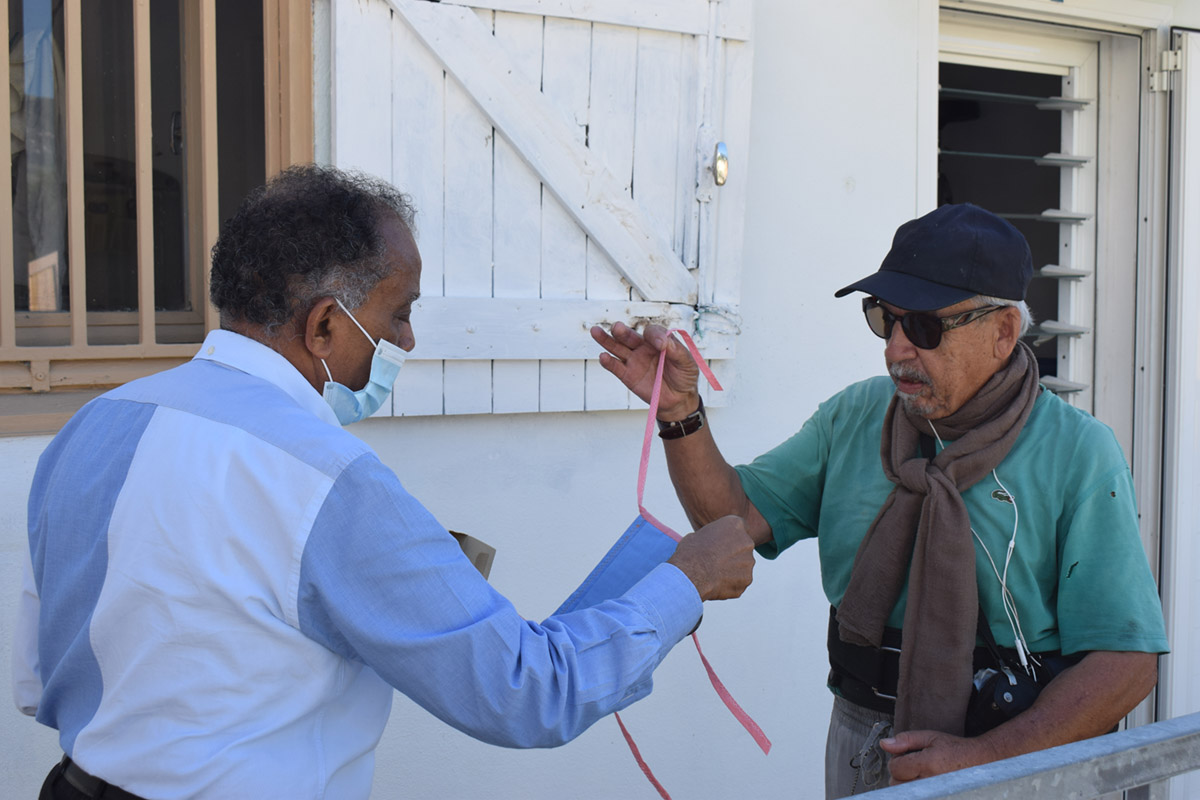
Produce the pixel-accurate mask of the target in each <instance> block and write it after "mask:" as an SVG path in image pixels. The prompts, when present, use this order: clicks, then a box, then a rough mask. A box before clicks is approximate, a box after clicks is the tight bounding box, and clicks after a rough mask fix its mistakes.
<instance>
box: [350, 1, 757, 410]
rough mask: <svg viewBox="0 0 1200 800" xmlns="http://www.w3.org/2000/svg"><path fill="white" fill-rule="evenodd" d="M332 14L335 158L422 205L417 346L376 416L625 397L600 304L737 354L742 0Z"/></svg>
mask: <svg viewBox="0 0 1200 800" xmlns="http://www.w3.org/2000/svg"><path fill="white" fill-rule="evenodd" d="M332 16H333V21H332V26H333V36H332V38H333V51H332V52H333V55H332V57H333V69H334V101H333V116H334V119H333V122H332V131H333V134H332V136H333V143H332V154H333V160H334V162H335V163H336V164H338V165H339V166H341V167H347V168H357V169H362V170H365V171H367V172H370V173H373V174H376V175H379V176H381V177H384V178H387V179H389V180H390V181H391V182H392V183H394V184H395V185H396V186H398V187H399V188H401V189H402V190H404V191H406V192H409V193H410V194H411V195H412V196H413V198H414V200H415V201H416V205H417V208H418V217H417V233H418V245H419V246H420V250H421V255H422V259H423V262H424V268H423V273H422V280H421V292H422V299H421V301H420V303H419V304H418V308H417V310H416V312H415V314H414V328H415V330H416V337H417V349H416V350H414V352H413V356H412V358H411V359H410V360H409V361H408V363H407V364H406V366H405V368H404V372H403V374H402V377H401V379H400V381H399V382H398V384H397V389H396V394H395V405H394V408H393V409H390V410H389V409H385V410H384V411H383V412H382V413H383V414H387V413H394V414H397V415H401V414H443V413H445V414H458V413H490V412H495V413H508V412H523V411H570V410H582V409H615V408H628V407H630V397H629V395H628V393H627V392H626V391H625V390H624V388H623V387H622V386H621V385H620V384H619V382H617V381H616V380H615V379H614V378H612V377H611V376H609V375H608V374H607V373H605V372H604V371H603V370H602V369H601V368H600V366H599V363H598V362H597V361H596V355H597V353H598V348H597V347H596V345H595V344H594V343H593V342H592V341H591V337H590V336H589V335H588V328H589V327H590V326H591V325H592V324H595V323H611V322H615V321H617V320H622V321H625V322H628V323H630V324H634V325H638V324H641V323H644V322H646V321H656V322H659V323H661V324H667V325H670V326H672V327H680V328H684V329H686V330H690V331H692V332H693V334H694V335H695V336H696V338H697V343H698V344H699V346H700V348H701V350H702V352H703V353H704V354H705V355H706V357H708V358H710V359H729V358H731V357H732V356H733V352H734V339H735V336H736V333H737V326H738V316H737V308H738V298H739V284H740V259H741V249H742V247H741V245H742V242H741V237H742V210H743V207H744V197H745V184H744V176H745V174H746V169H745V164H746V153H747V150H748V135H749V103H750V47H749V24H750V6H749V0H606V2H604V3H581V2H578V1H577V0H476V1H475V2H472V3H471V4H470V5H464V4H458V3H448V2H443V3H432V2H426V1H425V0H335V3H334V12H333V15H332ZM718 141H721V142H724V143H725V145H726V147H727V149H728V151H729V153H730V163H731V169H730V178H729V181H728V183H727V184H726V185H725V186H723V187H720V188H717V187H716V185H715V182H714V179H713V175H712V172H711V170H710V166H711V162H712V154H713V150H714V148H715V146H716V144H717V142H718Z"/></svg>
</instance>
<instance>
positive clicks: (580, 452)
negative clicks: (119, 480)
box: [0, 0, 936, 799]
mask: <svg viewBox="0 0 1200 800" xmlns="http://www.w3.org/2000/svg"><path fill="white" fill-rule="evenodd" d="M931 8H932V5H931V4H930V2H928V0H921V2H914V3H896V2H894V1H893V0H855V1H854V2H841V3H796V2H793V0H756V5H755V32H754V48H755V57H754V58H755V63H754V89H753V114H752V130H751V142H750V145H751V147H750V152H749V153H731V154H730V160H731V177H730V180H731V181H738V180H746V181H748V183H749V186H748V197H749V200H748V206H747V209H746V245H745V253H744V261H745V266H744V271H743V275H744V286H743V292H742V297H743V304H742V310H741V314H742V318H743V321H744V322H743V331H742V336H741V340H740V343H739V346H738V357H737V359H736V363H735V371H736V380H735V382H734V388H733V389H732V394H733V396H732V397H731V398H730V403H729V405H728V407H726V408H721V409H713V410H712V411H711V414H710V419H711V422H712V425H713V428H714V431H715V433H716V435H717V439H718V442H719V443H720V444H721V447H722V449H723V451H724V452H725V454H726V456H727V457H728V458H729V459H730V460H731V461H743V460H748V459H750V458H752V457H753V456H754V455H756V454H757V453H759V452H761V451H762V450H765V449H766V448H768V447H770V446H772V445H773V444H775V443H776V442H778V441H780V440H781V439H783V438H784V437H786V436H787V435H789V434H790V433H792V432H793V431H794V430H796V429H797V428H798V427H799V426H800V424H801V423H802V422H803V421H804V419H805V418H806V417H807V416H808V414H809V413H811V411H812V410H813V409H814V408H815V406H816V404H817V403H818V402H820V401H821V400H822V399H824V398H825V397H827V396H828V395H830V394H832V393H833V392H834V391H836V390H837V389H839V388H841V387H842V386H844V385H845V384H847V383H849V382H851V381H853V380H856V379H859V378H862V377H866V376H868V375H871V374H878V373H879V371H880V370H881V368H882V363H883V362H882V358H883V356H882V347H881V345H880V343H879V341H878V340H877V339H875V338H874V337H873V336H871V334H870V333H869V332H868V331H867V329H866V326H865V325H864V324H863V322H862V318H861V315H860V313H859V312H858V308H857V301H856V300H855V299H853V298H845V299H842V300H835V299H834V298H833V292H834V291H835V290H836V289H837V288H839V287H840V286H842V285H844V284H846V283H848V282H850V281H852V280H855V279H857V278H859V277H861V276H863V275H865V274H867V273H869V272H872V271H874V270H875V269H876V268H877V267H878V264H879V262H880V260H881V259H882V257H883V255H884V253H885V252H886V251H887V248H888V244H889V242H890V239H891V235H892V232H893V231H894V229H895V228H896V226H897V225H899V224H900V223H901V222H903V221H905V220H907V219H909V218H911V217H913V216H915V215H916V214H917V212H918V211H924V210H925V209H924V208H918V200H917V196H918V189H919V186H920V185H921V182H920V181H919V180H918V175H917V163H918V141H917V131H918V121H917V116H916V115H917V106H916V100H917V83H918V70H919V69H920V68H921V62H920V61H919V56H920V55H921V54H919V52H918V51H919V49H920V47H921V46H924V47H926V48H930V47H934V46H936V45H935V41H934V37H932V36H931V35H930V31H928V30H922V29H921V25H922V24H923V23H924V24H928V22H929V20H931V19H932V15H931V14H930V13H929V12H930V9H931ZM923 56H924V58H926V59H928V58H930V57H932V56H933V54H932V52H931V51H930V50H928V49H927V50H926V52H924V54H923ZM927 65H928V62H925V66H926V67H927ZM925 144H926V145H927V144H928V143H925ZM402 188H403V187H402ZM417 335H418V336H420V329H419V321H418V329H417ZM643 424H644V416H643V414H642V413H641V412H604V413H581V414H544V415H521V416H495V417H486V416H477V417H457V418H396V419H389V420H379V421H375V420H371V421H368V422H365V423H362V424H361V425H360V426H359V427H357V428H356V429H355V430H356V431H357V432H358V433H359V434H360V435H361V436H363V438H365V439H366V440H367V441H368V442H369V443H370V444H371V445H372V446H374V447H375V448H376V449H377V450H378V452H379V454H380V456H381V457H382V459H383V461H384V462H385V463H386V464H388V465H389V466H391V467H392V468H393V469H395V470H396V472H397V473H398V474H399V476H400V478H401V480H402V481H403V482H404V483H405V485H406V486H407V487H408V488H409V490H410V491H412V492H413V493H414V494H415V495H416V496H417V497H419V498H421V499H422V500H423V501H424V502H425V503H426V505H427V506H428V507H429V508H430V509H431V510H432V511H433V512H434V513H435V514H436V515H437V516H438V518H439V519H440V520H441V521H442V522H443V523H444V524H445V525H447V526H448V527H451V528H453V529H455V530H461V531H466V532H468V533H471V534H473V535H476V536H478V537H479V538H481V539H484V540H485V541H487V542H489V543H491V544H493V545H495V546H496V547H497V548H498V553H497V556H496V561H495V564H494V566H493V571H492V577H491V580H492V582H493V584H494V585H496V586H497V587H498V588H499V589H500V590H501V591H502V592H504V593H505V594H506V595H508V596H509V597H510V598H511V599H512V600H513V602H514V603H515V604H516V606H517V608H518V609H519V610H520V611H521V612H522V613H524V614H525V615H526V616H529V617H532V618H539V619H540V618H541V617H543V616H545V615H547V614H549V613H550V612H551V611H552V610H553V609H554V608H555V607H556V606H557V604H558V603H559V602H560V601H561V600H562V599H563V598H564V597H565V596H566V595H567V594H568V593H569V592H570V591H571V590H572V589H573V588H574V587H575V585H576V584H577V583H578V581H579V580H581V579H582V578H583V577H584V575H585V574H586V573H587V571H588V570H589V569H590V568H591V567H592V565H593V564H594V563H595V562H596V561H597V559H598V558H599V557H600V556H601V555H602V554H603V553H604V551H605V550H606V549H607V547H608V546H609V544H611V542H612V541H613V540H614V539H615V538H616V537H617V536H618V535H619V534H620V533H621V532H622V531H623V530H624V528H625V526H626V525H627V524H628V523H629V522H630V521H631V520H632V519H633V518H634V516H635V515H636V513H637V510H636V503H635V483H636V473H637V459H638V453H639V448H640V443H641V434H642V426H643ZM47 441H48V439H46V438H22V439H8V440H3V439H0V587H6V588H5V589H4V590H3V591H0V640H2V641H3V648H4V651H5V653H7V650H8V648H9V645H10V642H11V621H12V614H13V609H14V605H13V603H14V599H15V587H16V586H17V576H18V565H19V563H20V560H19V556H20V553H21V550H20V548H22V547H23V546H24V523H25V510H24V509H25V496H26V494H27V492H28V487H29V483H30V480H31V476H32V471H33V467H34V463H35V461H36V457H37V455H38V454H39V453H40V452H41V450H42V449H43V448H44V447H45V445H46V443H47ZM646 505H647V508H649V509H650V510H651V511H652V512H654V513H655V514H656V515H658V516H660V517H661V518H662V519H663V521H664V522H666V523H668V524H671V525H675V526H678V527H679V528H680V529H684V525H685V522H684V520H683V516H682V514H681V512H680V511H679V509H678V505H677V503H676V502H675V500H674V496H673V493H672V491H671V489H670V485H669V482H668V480H667V477H666V470H665V466H664V464H663V461H662V454H661V449H660V448H656V449H655V451H654V460H653V462H652V465H651V473H650V480H649V485H648V487H647V499H646ZM826 610H827V603H826V601H825V599H824V597H823V596H822V593H821V591H820V586H819V573H818V569H817V564H816V551H815V547H814V546H812V545H811V544H801V545H798V546H796V547H795V548H793V549H792V550H791V551H789V552H787V553H785V554H784V555H783V556H782V557H781V558H780V559H779V560H778V561H776V562H762V561H760V563H759V566H758V569H757V573H756V580H755V583H754V585H753V586H752V587H751V588H750V590H749V591H748V592H747V594H746V596H745V597H744V598H742V599H741V600H738V601H734V602H726V603H718V604H712V605H710V607H709V608H708V609H707V611H706V614H705V620H704V624H703V626H702V628H701V641H702V643H703V645H704V647H705V652H706V654H707V655H708V657H709V659H710V661H711V662H712V663H713V665H714V666H715V668H716V669H717V671H718V673H719V674H720V676H721V677H722V678H723V679H724V681H725V683H726V685H727V686H728V687H729V689H730V690H731V691H732V693H733V695H734V697H735V698H737V699H738V700H739V701H740V702H741V703H742V705H743V707H744V708H745V709H746V710H747V711H748V712H749V713H750V714H751V715H752V716H753V717H754V718H755V719H756V720H757V721H758V722H759V724H760V725H761V726H762V728H763V729H764V731H765V732H766V733H767V735H768V736H769V737H770V738H771V739H772V741H773V743H774V750H773V751H772V753H771V755H770V756H763V754H762V753H761V752H759V751H758V750H757V748H756V747H755V745H754V744H753V742H752V741H751V739H750V738H749V736H747V735H746V734H745V733H744V732H743V731H742V730H741V729H740V727H739V726H738V725H737V723H736V722H735V721H734V720H733V718H732V717H731V716H730V715H729V714H728V713H727V712H726V711H725V709H724V708H723V706H722V705H721V703H720V701H719V700H718V699H717V697H716V695H715V693H713V691H712V690H711V689H710V688H709V686H708V681H707V679H706V677H705V675H704V671H703V668H702V667H701V665H700V663H699V659H698V658H697V656H696V654H695V652H694V649H693V648H692V647H691V644H690V643H689V642H686V641H685V642H684V643H683V644H681V645H680V647H679V648H678V651H677V652H675V653H673V654H672V655H671V656H670V657H669V658H668V659H667V660H666V661H665V662H664V664H663V666H662V667H661V668H660V670H659V672H658V675H657V680H656V689H655V692H654V694H653V695H652V696H651V697H649V698H648V699H646V700H645V701H643V702H641V703H639V704H638V705H635V706H634V707H632V708H630V709H629V710H628V711H627V712H626V713H625V714H623V717H624V719H625V721H626V724H627V725H628V726H629V728H630V729H631V731H632V732H633V734H634V736H635V737H636V739H637V742H638V744H639V746H640V748H641V751H642V754H643V755H644V756H645V758H646V759H647V760H648V762H649V763H650V765H651V767H652V768H653V769H654V770H655V772H656V774H657V776H658V778H659V779H660V780H661V781H662V783H663V784H664V785H665V786H666V788H667V789H668V790H669V791H670V792H671V793H672V794H673V796H675V797H677V798H708V797H737V796H741V797H755V798H782V797H788V798H810V797H812V798H816V797H820V796H822V788H821V786H822V784H821V781H822V777H821V776H822V772H823V766H822V763H823V752H822V751H823V743H824V735H825V728H826V725H827V715H828V709H829V706H830V698H829V695H828V692H827V691H826V690H825V689H824V680H825V675H826V672H827V663H826V660H825V648H824V635H825V622H826V618H827V614H826ZM58 752H59V751H58V749H57V744H56V740H55V737H54V735H53V732H51V731H48V730H46V729H43V728H41V727H40V726H38V725H37V724H35V723H33V722H32V721H30V720H28V719H26V718H24V717H21V716H20V715H19V714H17V712H16V711H15V710H13V709H12V705H11V703H8V702H3V703H0V779H3V780H4V784H5V788H6V791H7V792H10V793H11V796H13V797H33V796H35V795H36V791H37V787H38V785H39V784H40V781H41V779H42V776H43V775H44V774H45V772H46V770H47V769H48V768H49V766H50V765H51V764H52V763H53V762H54V761H55V760H56V759H57V757H58ZM375 786H376V791H375V796H376V797H379V798H389V797H401V796H402V797H431V798H463V797H489V798H543V797H544V798H557V797H585V798H611V797H623V798H639V797H641V798H648V799H649V798H653V797H655V796H656V795H655V793H654V790H653V789H652V788H651V787H650V785H649V784H648V783H647V782H646V781H645V779H644V778H643V777H642V776H641V774H640V773H639V771H638V770H637V767H636V765H635V764H634V762H633V759H632V757H631V756H630V755H629V753H628V751H627V750H626V748H625V745H624V742H623V741H622V739H621V736H620V732H619V730H618V728H617V726H616V723H615V722H614V721H613V720H603V721H601V722H600V723H598V724H597V725H596V726H595V727H594V728H593V729H592V730H590V731H588V732H587V733H585V734H584V735H583V736H582V737H580V739H579V740H577V741H575V742H573V743H571V744H569V745H567V746H566V747H563V748H560V749H557V750H551V751H531V752H521V751H508V750H503V749H500V748H496V747H492V746H488V745H483V744H480V743H477V742H474V741H473V740H471V739H469V738H468V737H466V736H464V735H462V734H460V733H458V732H456V731H454V730H452V729H450V728H449V727H447V726H445V725H443V724H442V723H440V722H438V721H436V720H434V719H433V718H432V717H430V716H429V715H427V714H426V713H425V712H423V711H421V710H420V709H419V708H417V707H416V706H415V705H413V704H411V703H410V702H408V701H407V700H405V699H404V698H403V697H399V696H398V697H397V699H396V704H395V709H394V711H393V715H392V722H391V725H390V726H389V729H388V732H387V733H386V734H385V736H384V740H383V743H382V744H381V746H380V748H379V751H378V762H377V776H376V784H375Z"/></svg>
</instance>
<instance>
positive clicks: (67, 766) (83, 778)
mask: <svg viewBox="0 0 1200 800" xmlns="http://www.w3.org/2000/svg"><path fill="white" fill-rule="evenodd" d="M60 767H61V770H62V776H63V778H64V779H65V780H66V781H67V783H69V784H71V785H72V786H74V787H75V788H76V789H78V790H79V791H81V792H83V793H84V794H85V795H87V796H88V797H91V798H104V800H143V798H141V797H140V796H138V795H136V794H133V793H132V792H127V791H125V790H124V789H122V788H121V787H120V786H113V785H112V784H111V783H107V782H105V781H102V780H100V779H99V778H97V777H96V776H95V775H91V774H89V773H87V772H85V771H84V770H83V768H82V767H80V766H79V765H78V764H76V763H75V762H74V761H72V760H71V757H70V756H63V759H62V764H61V765H60Z"/></svg>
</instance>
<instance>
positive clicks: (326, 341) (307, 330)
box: [304, 297, 337, 358]
mask: <svg viewBox="0 0 1200 800" xmlns="http://www.w3.org/2000/svg"><path fill="white" fill-rule="evenodd" d="M336 309H337V301H336V300H334V299H333V298H332V297H322V298H321V299H320V300H318V301H317V302H315V303H313V307H312V308H310V309H309V310H308V316H307V317H306V318H305V320H304V346H305V347H307V348H308V352H310V353H312V354H313V356H315V357H316V358H328V357H329V355H330V354H331V353H332V352H333V327H332V325H331V321H332V319H333V315H334V311H335V310H336Z"/></svg>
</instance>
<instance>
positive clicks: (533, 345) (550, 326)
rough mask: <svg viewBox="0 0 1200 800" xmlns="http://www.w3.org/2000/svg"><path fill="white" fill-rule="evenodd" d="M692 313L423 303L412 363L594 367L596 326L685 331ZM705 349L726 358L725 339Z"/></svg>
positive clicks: (512, 302)
mask: <svg viewBox="0 0 1200 800" xmlns="http://www.w3.org/2000/svg"><path fill="white" fill-rule="evenodd" d="M695 313H696V312H695V309H693V308H692V307H691V306H686V305H679V304H670V303H648V302H645V301H640V300H547V299H541V300H539V299H536V298H529V299H521V298H486V297H480V298H470V297H422V298H421V299H420V300H419V301H417V304H416V307H415V309H414V313H413V328H414V331H415V333H416V338H417V346H416V348H415V349H414V350H413V352H412V358H413V359H420V358H422V357H423V355H424V353H427V352H428V353H436V354H437V355H438V356H439V357H442V358H446V359H458V360H479V359H493V358H495V359H542V360H543V361H552V360H555V359H587V360H588V361H589V362H592V361H595V359H596V356H597V355H598V354H599V352H600V350H599V347H598V345H596V343H595V342H594V341H592V338H591V335H590V334H589V333H588V331H589V330H590V329H591V326H592V325H594V324H600V325H610V324H612V323H614V322H617V321H620V322H625V323H626V324H629V325H634V326H637V327H641V326H644V325H646V324H647V323H651V322H653V323H655V324H658V325H664V326H667V327H672V328H683V329H684V330H688V329H689V328H691V326H692V320H693V318H694V317H695ZM707 344H708V347H707V348H706V349H707V350H709V351H710V352H711V353H712V354H713V356H712V357H717V358H721V357H724V356H726V355H727V354H728V353H729V352H730V349H729V348H730V343H729V341H728V339H726V338H724V337H721V336H716V335H714V336H713V338H712V339H711V340H710V341H708V342H707ZM449 366H451V364H450V363H447V367H449ZM404 369H405V370H407V369H408V366H405V368H404ZM402 374H403V373H402ZM605 375H606V376H607V378H608V380H610V381H612V380H615V379H614V378H613V377H612V376H611V375H607V373H605ZM543 410H544V409H543Z"/></svg>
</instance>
